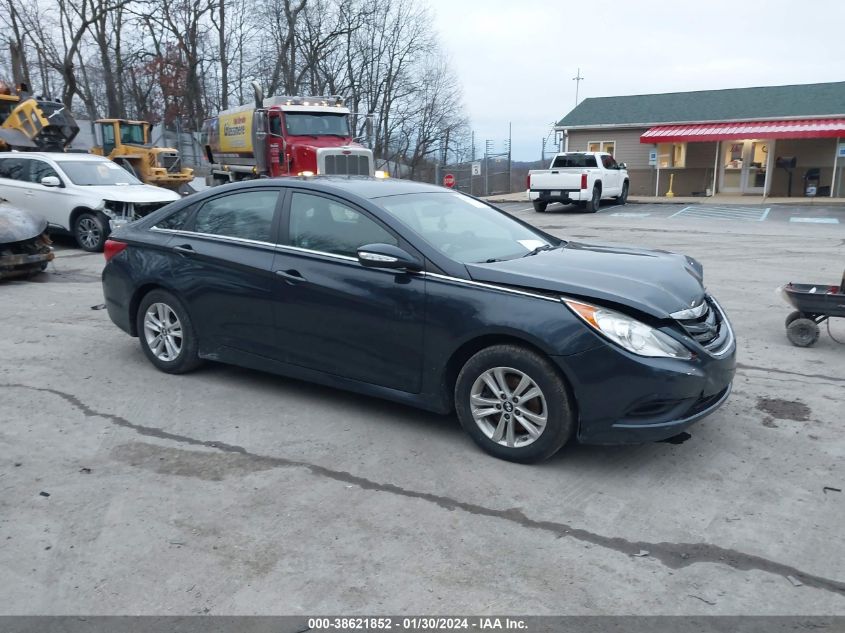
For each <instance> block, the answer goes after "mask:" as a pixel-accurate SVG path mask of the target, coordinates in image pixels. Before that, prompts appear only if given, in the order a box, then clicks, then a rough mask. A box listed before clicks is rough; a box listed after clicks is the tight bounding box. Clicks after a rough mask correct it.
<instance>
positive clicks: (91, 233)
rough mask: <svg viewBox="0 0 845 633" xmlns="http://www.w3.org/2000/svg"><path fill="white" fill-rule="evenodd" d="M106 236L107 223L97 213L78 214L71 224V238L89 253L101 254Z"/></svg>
mask: <svg viewBox="0 0 845 633" xmlns="http://www.w3.org/2000/svg"><path fill="white" fill-rule="evenodd" d="M108 236H109V226H108V223H107V222H106V220H105V219H104V218H103V216H102V215H100V214H99V213H96V212H94V211H90V212H88V211H86V212H85V213H80V214H79V215H78V216H77V217H76V220H74V222H73V237H74V239H76V243H77V244H79V247H80V248H81V249H83V250H86V251H88V252H89V253H99V252H101V251H102V250H103V245H104V244H105V243H106V239H107V238H108Z"/></svg>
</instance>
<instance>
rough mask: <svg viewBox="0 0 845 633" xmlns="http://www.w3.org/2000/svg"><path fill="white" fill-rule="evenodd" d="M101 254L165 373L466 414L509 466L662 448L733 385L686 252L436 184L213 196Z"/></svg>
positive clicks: (180, 206)
mask: <svg viewBox="0 0 845 633" xmlns="http://www.w3.org/2000/svg"><path fill="white" fill-rule="evenodd" d="M105 256H106V259H107V262H108V263H107V264H106V267H105V269H104V271H103V290H104V293H105V298H106V305H107V307H108V311H109V315H110V316H111V319H112V320H113V321H114V322H115V323H116V324H117V325H118V326H119V327H120V328H121V329H123V330H125V331H126V332H127V333H129V334H131V335H132V336H137V337H139V338H140V341H141V349H142V350H143V352H144V354H146V355H147V357H148V358H149V359H150V361H151V362H152V363H153V364H154V365H155V366H156V367H158V368H159V369H161V370H163V371H166V372H170V373H174V374H178V373H182V372H186V371H189V370H191V369H194V368H196V367H197V366H199V365H200V363H201V362H202V361H203V360H214V361H220V362H226V363H232V364H236V365H242V366H246V367H252V368H256V369H261V370H265V371H270V372H275V373H278V374H282V375H286V376H293V377H296V378H300V379H305V380H310V381H314V382H319V383H323V384H326V385H331V386H333V387H337V388H342V389H349V390H353V391H358V392H362V393H366V394H370V395H373V396H378V397H382V398H388V399H391V400H396V401H399V402H403V403H406V404H410V405H413V406H417V407H422V408H425V409H429V410H431V411H436V412H439V413H444V414H447V413H450V412H452V411H455V412H457V416H458V419H459V420H460V422H461V424H462V425H463V427H464V429H465V430H466V431H467V432H468V433H469V435H470V436H471V437H472V438H473V440H475V442H477V443H478V445H479V446H481V447H482V448H483V449H484V450H486V451H488V452H490V453H491V454H493V455H495V456H497V457H501V458H504V459H508V460H513V461H518V462H531V461H537V460H541V459H545V458H547V457H549V456H551V455H553V454H554V453H555V452H557V451H558V450H559V449H560V448H561V447H562V446H563V445H564V444H565V443H566V442H567V441H569V440H570V439H572V438H577V439H578V440H580V441H583V442H590V443H607V444H611V443H629V442H644V441H655V440H661V439H665V438H668V437H670V436H673V435H675V434H677V433H679V432H680V431H682V430H683V429H685V428H687V427H688V426H689V425H691V424H692V423H693V422H695V421H697V420H699V419H701V418H702V417H704V416H706V415H708V414H709V413H712V412H713V411H714V410H715V409H716V408H718V407H719V406H720V405H721V404H722V403H723V402H724V401H725V400H726V399H727V397H728V395H729V393H730V389H731V381H732V380H733V376H734V368H735V349H736V345H735V341H734V335H733V332H732V330H731V326H730V323H729V322H728V319H727V316H726V315H725V312H724V310H723V309H722V308H721V306H720V305H719V304H718V302H717V301H716V300H715V299H714V298H713V297H712V296H711V295H709V294H708V293H707V292H706V291H705V288H704V284H703V273H702V268H701V265H700V264H699V263H698V262H697V261H695V260H694V259H692V258H689V257H686V256H683V255H677V254H673V253H667V252H662V251H649V250H643V249H639V248H617V247H608V246H600V245H590V244H582V243H575V242H567V241H565V240H561V239H559V238H556V237H554V236H551V235H548V234H546V233H544V232H542V231H540V230H538V229H536V228H534V227H532V226H530V225H528V224H526V223H524V222H521V221H519V220H517V219H515V218H513V217H511V216H509V215H507V214H506V213H504V212H502V211H500V210H498V209H496V208H495V207H492V206H490V205H488V204H487V203H485V202H482V201H479V200H477V199H475V198H472V197H469V196H466V195H463V194H461V193H457V192H454V191H451V190H448V189H443V188H440V187H435V186H431V185H425V184H420V183H413V182H408V181H401V180H372V179H340V178H337V179H330V178H326V179H324V178H317V179H278V180H256V181H252V182H248V183H240V184H236V185H230V186H224V187H217V188H214V189H211V190H208V191H206V192H204V193H202V194H198V195H194V196H191V197H189V198H186V199H184V200H181V201H179V202H175V203H173V204H171V205H169V206H167V207H165V208H164V209H161V210H159V211H156V212H154V213H153V214H151V215H149V216H148V217H146V218H143V219H142V220H140V221H138V222H135V223H133V224H131V225H129V226H126V227H123V228H121V229H119V230H117V231H115V232H114V233H113V234H112V236H111V238H110V240H109V241H108V242H107V243H106V247H105Z"/></svg>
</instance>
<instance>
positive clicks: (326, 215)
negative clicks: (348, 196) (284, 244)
mask: <svg viewBox="0 0 845 633" xmlns="http://www.w3.org/2000/svg"><path fill="white" fill-rule="evenodd" d="M288 235H289V237H288V243H289V245H290V246H296V247H298V248H307V249H309V250H312V251H322V252H324V253H332V254H335V255H346V256H348V257H355V256H356V255H357V252H358V248H359V247H361V246H364V245H365V244H392V245H394V246H398V245H399V242H398V240H397V239H396V238H395V237H393V235H391V234H390V233H389V232H388V231H387V230H386V229H384V228H382V227H381V225H379V224H378V223H376V222H375V221H374V220H372V219H371V218H369V217H368V216H366V215H364V214H363V213H361V212H359V211H356V210H355V209H353V208H352V207H349V206H346V205H345V204H341V203H339V202H335V201H334V200H330V199H329V198H323V197H322V196H314V195H311V194H308V193H294V194H293V196H292V197H291V203H290V225H289V232H288Z"/></svg>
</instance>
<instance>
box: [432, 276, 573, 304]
mask: <svg viewBox="0 0 845 633" xmlns="http://www.w3.org/2000/svg"><path fill="white" fill-rule="evenodd" d="M424 275H425V276H426V277H431V278H432V279H440V280H443V281H452V282H455V283H460V284H465V285H467V286H474V287H476V288H487V289H488V290H497V291H499V292H508V293H510V294H515V295H521V296H523V297H532V298H534V299H543V300H544V301H552V302H554V303H560V298H558V297H549V296H547V295H541V294H536V293H533V292H528V291H527V290H517V289H516V288H509V287H507V286H497V285H495V284H488V283H483V282H481V281H472V280H471V279H461V278H460V277H451V276H449V275H441V274H439V273H424Z"/></svg>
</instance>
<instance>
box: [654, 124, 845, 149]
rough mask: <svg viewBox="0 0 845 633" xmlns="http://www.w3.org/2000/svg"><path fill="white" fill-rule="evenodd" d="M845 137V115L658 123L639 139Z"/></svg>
mask: <svg viewBox="0 0 845 633" xmlns="http://www.w3.org/2000/svg"><path fill="white" fill-rule="evenodd" d="M840 136H841V137H845V119H804V120H798V121H750V122H748V123H695V124H692V125H658V126H656V127H653V128H651V129H650V130H648V131H647V132H646V133H645V134H643V135H642V136H640V143H679V142H684V141H687V142H693V143H694V142H696V141H698V142H701V141H724V140H732V139H746V138H749V139H757V138H759V139H770V138H835V137H840Z"/></svg>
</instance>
